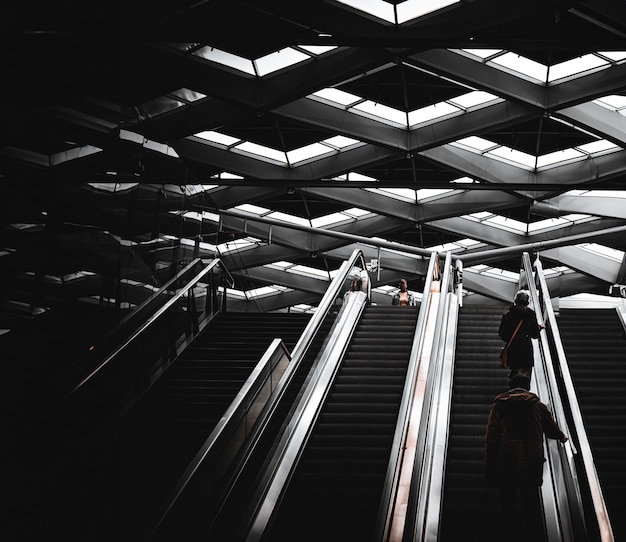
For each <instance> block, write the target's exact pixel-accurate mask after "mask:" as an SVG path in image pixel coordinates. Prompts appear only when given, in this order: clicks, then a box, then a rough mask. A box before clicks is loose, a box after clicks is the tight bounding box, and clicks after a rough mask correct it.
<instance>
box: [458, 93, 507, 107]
mask: <svg viewBox="0 0 626 542" xmlns="http://www.w3.org/2000/svg"><path fill="white" fill-rule="evenodd" d="M494 100H500V98H498V96H495V95H494V94H490V93H489V92H483V91H482V90H476V91H474V92H468V93H467V94H463V95H462V96H457V97H456V98H452V99H451V100H450V102H452V103H453V104H455V105H459V106H461V107H464V108H466V109H469V108H470V107H475V106H477V105H482V104H486V103H488V102H491V101H494Z"/></svg>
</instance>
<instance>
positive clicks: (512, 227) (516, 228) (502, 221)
mask: <svg viewBox="0 0 626 542" xmlns="http://www.w3.org/2000/svg"><path fill="white" fill-rule="evenodd" d="M484 223H485V224H489V225H491V226H496V227H499V228H502V229H504V230H509V231H513V232H515V233H526V228H527V226H528V225H527V224H526V223H525V222H520V221H519V220H514V219H512V218H507V217H505V216H500V215H494V216H492V217H491V218H488V219H487V220H485V221H484Z"/></svg>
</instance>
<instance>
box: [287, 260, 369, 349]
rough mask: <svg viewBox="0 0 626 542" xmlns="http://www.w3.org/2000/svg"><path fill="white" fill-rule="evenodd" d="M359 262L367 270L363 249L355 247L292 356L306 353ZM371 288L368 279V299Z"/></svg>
mask: <svg viewBox="0 0 626 542" xmlns="http://www.w3.org/2000/svg"><path fill="white" fill-rule="evenodd" d="M357 263H360V264H361V269H362V270H363V271H364V272H366V270H367V267H366V265H365V260H364V256H363V253H362V252H361V250H359V249H355V250H354V251H353V252H352V254H351V255H350V258H348V259H347V260H346V261H344V262H343V263H342V264H341V267H340V268H339V271H337V274H336V275H335V278H334V279H333V281H332V282H331V283H330V285H329V287H328V289H327V290H326V293H325V294H324V296H323V297H322V299H321V301H320V302H319V304H318V306H317V309H316V310H315V312H314V313H313V316H311V319H310V320H309V322H308V324H307V326H306V327H305V328H304V331H303V332H302V335H301V337H300V339H298V342H297V343H296V345H295V346H294V347H293V351H292V352H291V356H292V358H293V359H294V360H299V359H301V358H302V357H304V353H305V352H306V350H307V349H308V347H309V345H310V344H311V342H312V341H313V338H314V337H315V335H316V333H317V331H318V329H319V328H320V326H321V325H322V322H323V320H324V318H325V317H326V314H327V313H328V311H330V309H331V308H332V306H333V305H334V303H335V300H336V299H337V298H338V297H340V293H341V290H342V288H343V287H344V284H345V282H346V280H347V279H348V276H349V275H350V273H351V272H352V269H353V268H354V267H356V266H357ZM369 288H370V281H369V280H367V292H366V296H367V298H368V299H369V297H370V295H369Z"/></svg>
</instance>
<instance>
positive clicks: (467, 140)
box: [453, 136, 497, 152]
mask: <svg viewBox="0 0 626 542" xmlns="http://www.w3.org/2000/svg"><path fill="white" fill-rule="evenodd" d="M455 143H458V144H459V145H462V146H464V147H469V148H470V149H473V150H475V151H478V152H486V151H487V150H489V149H493V148H494V147H497V145H496V144H495V143H493V142H492V141H488V140H486V139H483V138H482V137H478V136H470V137H464V138H463V139H459V140H457V141H456V142H455ZM453 145H454V143H453Z"/></svg>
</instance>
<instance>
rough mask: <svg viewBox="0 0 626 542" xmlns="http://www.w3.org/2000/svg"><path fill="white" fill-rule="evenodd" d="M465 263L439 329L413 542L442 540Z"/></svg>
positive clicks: (458, 266)
mask: <svg viewBox="0 0 626 542" xmlns="http://www.w3.org/2000/svg"><path fill="white" fill-rule="evenodd" d="M461 271H462V262H461V261H460V260H457V262H456V267H455V277H458V282H457V288H455V289H454V290H452V289H451V290H452V291H450V292H449V293H448V295H447V296H446V299H445V300H444V303H445V312H444V315H443V325H442V328H441V330H440V333H441V334H442V339H441V341H440V342H439V348H438V352H437V364H438V365H440V367H441V369H440V371H439V382H438V385H437V386H436V387H435V388H434V389H435V392H436V393H435V395H434V397H433V404H434V405H436V408H437V411H436V412H435V415H434V416H433V418H432V422H431V423H432V424H433V436H432V442H431V458H430V460H429V465H430V475H429V480H428V485H427V493H425V494H423V495H421V502H422V504H423V506H422V512H421V514H422V515H423V516H424V519H423V521H422V522H421V525H419V524H418V525H419V526H420V527H421V528H420V529H419V531H415V532H414V537H413V540H419V541H423V542H437V540H438V539H439V529H440V519H441V510H442V506H443V496H444V494H443V489H444V480H445V473H446V459H447V455H448V454H447V449H448V433H449V427H450V416H451V413H452V390H453V387H452V386H453V382H454V362H455V350H456V336H457V325H458V317H459V307H460V306H461V304H462V288H461V287H459V286H461V285H460V277H461Z"/></svg>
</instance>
